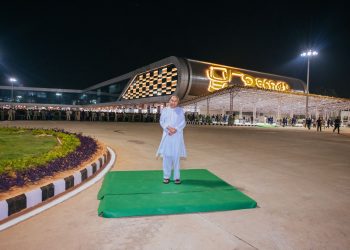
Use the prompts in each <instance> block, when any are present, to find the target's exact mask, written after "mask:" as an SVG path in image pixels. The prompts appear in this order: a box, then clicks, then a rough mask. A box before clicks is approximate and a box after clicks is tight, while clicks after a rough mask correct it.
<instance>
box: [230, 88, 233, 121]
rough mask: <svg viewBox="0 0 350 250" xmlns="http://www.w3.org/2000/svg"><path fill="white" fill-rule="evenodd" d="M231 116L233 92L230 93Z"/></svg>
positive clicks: (231, 111) (231, 112)
mask: <svg viewBox="0 0 350 250" xmlns="http://www.w3.org/2000/svg"><path fill="white" fill-rule="evenodd" d="M232 114H233V91H232V90H231V91H230V115H232Z"/></svg>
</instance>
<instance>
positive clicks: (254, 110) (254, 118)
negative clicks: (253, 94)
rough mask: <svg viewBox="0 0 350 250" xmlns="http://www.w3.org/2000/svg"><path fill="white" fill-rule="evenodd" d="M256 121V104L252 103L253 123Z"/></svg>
mask: <svg viewBox="0 0 350 250" xmlns="http://www.w3.org/2000/svg"><path fill="white" fill-rule="evenodd" d="M255 121H256V104H255V103H254V107H253V123H255Z"/></svg>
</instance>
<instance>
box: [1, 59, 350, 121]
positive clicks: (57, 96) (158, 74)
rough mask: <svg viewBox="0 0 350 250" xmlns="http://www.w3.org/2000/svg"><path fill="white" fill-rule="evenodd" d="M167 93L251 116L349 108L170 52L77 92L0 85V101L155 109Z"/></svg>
mask: <svg viewBox="0 0 350 250" xmlns="http://www.w3.org/2000/svg"><path fill="white" fill-rule="evenodd" d="M171 95H177V96H179V98H180V105H181V106H183V107H184V109H185V110H186V111H188V112H195V113H199V114H218V113H219V114H237V115H238V116H239V117H242V116H244V114H247V115H249V116H252V117H254V120H256V119H258V118H259V117H262V116H273V117H276V118H277V119H278V118H279V117H282V116H288V117H293V116H305V115H306V114H309V115H311V116H314V117H318V116H323V117H331V116H337V115H339V114H340V112H341V111H348V110H349V109H350V99H346V98H336V97H328V96H321V95H314V94H308V93H307V90H306V85H305V83H304V82H303V81H302V80H300V79H296V78H291V77H285V76H279V75H274V74H268V73H262V72H257V71H252V70H246V69H240V68H235V67H231V66H225V65H219V64H215V63H208V62H203V61H197V60H192V59H185V58H179V57H173V56H172V57H168V58H165V59H162V60H160V61H157V62H155V63H152V64H149V65H147V66H144V67H142V68H139V69H136V70H134V71H132V72H129V73H127V74H124V75H121V76H118V77H115V78H113V79H110V80H107V81H104V82H101V83H98V84H96V85H93V86H91V87H88V88H86V89H83V90H76V89H59V88H31V87H12V86H0V105H2V106H10V105H12V106H13V105H15V106H16V105H17V106H18V105H20V106H24V107H26V108H32V107H36V108H43V107H45V108H48V107H60V108H62V109H67V108H72V109H105V110H118V112H125V110H128V112H130V111H131V112H159V111H160V109H161V108H162V107H164V105H166V103H167V102H168V100H169V98H170V96H171ZM307 101H308V105H306V102H307Z"/></svg>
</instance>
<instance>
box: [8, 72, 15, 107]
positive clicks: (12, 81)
mask: <svg viewBox="0 0 350 250" xmlns="http://www.w3.org/2000/svg"><path fill="white" fill-rule="evenodd" d="M9 81H10V82H11V84H12V88H11V102H13V101H14V100H13V84H14V83H15V82H17V79H16V78H14V77H10V79H9Z"/></svg>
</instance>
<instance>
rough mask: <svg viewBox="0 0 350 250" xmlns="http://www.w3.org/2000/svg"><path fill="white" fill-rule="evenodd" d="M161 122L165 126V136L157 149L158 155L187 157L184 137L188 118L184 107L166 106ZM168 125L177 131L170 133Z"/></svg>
mask: <svg viewBox="0 0 350 250" xmlns="http://www.w3.org/2000/svg"><path fill="white" fill-rule="evenodd" d="M159 123H160V126H161V127H162V128H163V137H162V140H161V142H160V145H159V148H158V151H157V156H161V157H164V156H171V157H175V158H180V157H186V156H187V153H186V148H185V143H184V137H183V129H184V128H185V126H186V120H185V114H184V111H183V109H182V108H179V107H176V108H170V107H167V108H164V109H163V110H162V113H161V115H160V120H159ZM168 126H170V127H173V128H175V129H176V130H177V132H176V133H175V134H173V135H169V134H168V129H167V127H168Z"/></svg>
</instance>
